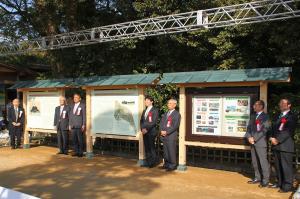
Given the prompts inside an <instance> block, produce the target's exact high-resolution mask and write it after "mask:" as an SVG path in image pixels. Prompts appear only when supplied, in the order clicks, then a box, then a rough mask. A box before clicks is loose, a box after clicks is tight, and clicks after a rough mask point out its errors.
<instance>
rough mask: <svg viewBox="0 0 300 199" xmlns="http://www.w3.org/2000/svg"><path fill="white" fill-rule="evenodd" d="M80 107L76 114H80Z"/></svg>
mask: <svg viewBox="0 0 300 199" xmlns="http://www.w3.org/2000/svg"><path fill="white" fill-rule="evenodd" d="M80 112H81V107H78V111H77V115H80Z"/></svg>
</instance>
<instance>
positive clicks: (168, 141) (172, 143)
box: [162, 137, 177, 169]
mask: <svg viewBox="0 0 300 199" xmlns="http://www.w3.org/2000/svg"><path fill="white" fill-rule="evenodd" d="M162 142H163V150H164V167H166V168H170V169H175V168H176V166H177V163H176V160H177V159H176V139H175V138H174V137H162Z"/></svg>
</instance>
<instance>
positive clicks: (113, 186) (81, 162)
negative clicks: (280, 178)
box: [0, 146, 291, 199]
mask: <svg viewBox="0 0 300 199" xmlns="http://www.w3.org/2000/svg"><path fill="white" fill-rule="evenodd" d="M56 152H57V150H56V149H55V148H52V147H45V146H41V147H34V148H31V149H27V150H23V149H18V150H10V149H9V148H0V186H3V187H6V188H11V189H14V190H17V191H21V192H24V193H27V194H31V195H34V196H38V197H41V198H120V199H123V198H124V199H125V198H130V199H132V198H172V199H177V198H194V199H195V198H203V199H206V198H207V199H213V198H214V199H216V198H218V199H222V198H224V199H227V198H228V199H229V198H230V199H233V198H238V199H240V198H243V199H251V198H253V199H254V198H269V199H273V198H274V199H275V198H278V199H281V198H289V196H290V195H291V193H287V194H280V193H277V190H273V189H260V188H258V187H257V186H256V185H248V184H247V183H246V182H247V180H248V178H247V177H245V176H244V175H242V174H239V173H235V172H226V171H219V170H212V169H202V168H196V167H189V168H188V171H187V172H173V173H168V172H165V171H163V170H160V169H158V168H153V169H147V168H141V167H138V166H137V160H133V159H125V158H120V157H112V156H96V157H95V158H93V159H91V160H89V159H86V158H77V157H71V156H62V155H55V154H56Z"/></svg>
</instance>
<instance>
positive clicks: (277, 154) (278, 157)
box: [274, 150, 294, 191]
mask: <svg viewBox="0 0 300 199" xmlns="http://www.w3.org/2000/svg"><path fill="white" fill-rule="evenodd" d="M293 155H294V154H293V153H289V152H283V151H277V150H274V161H275V169H276V174H277V180H278V186H280V187H281V189H283V190H287V191H289V190H290V189H292V188H293V180H294V172H293Z"/></svg>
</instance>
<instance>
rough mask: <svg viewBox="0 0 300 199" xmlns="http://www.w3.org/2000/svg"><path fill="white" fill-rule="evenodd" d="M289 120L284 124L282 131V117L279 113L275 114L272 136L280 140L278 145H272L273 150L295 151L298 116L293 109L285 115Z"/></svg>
mask: <svg viewBox="0 0 300 199" xmlns="http://www.w3.org/2000/svg"><path fill="white" fill-rule="evenodd" d="M283 117H285V118H286V120H287V122H286V123H285V125H284V126H283V129H282V131H279V127H280V124H281V118H279V115H277V116H275V118H274V121H273V126H272V137H274V138H276V139H277V140H278V142H279V144H277V145H276V146H274V145H272V149H273V150H277V151H284V152H294V150H295V149H294V133H295V128H296V124H297V117H296V115H294V114H293V113H292V112H291V111H289V112H288V113H287V114H286V115H285V116H283Z"/></svg>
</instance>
